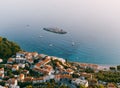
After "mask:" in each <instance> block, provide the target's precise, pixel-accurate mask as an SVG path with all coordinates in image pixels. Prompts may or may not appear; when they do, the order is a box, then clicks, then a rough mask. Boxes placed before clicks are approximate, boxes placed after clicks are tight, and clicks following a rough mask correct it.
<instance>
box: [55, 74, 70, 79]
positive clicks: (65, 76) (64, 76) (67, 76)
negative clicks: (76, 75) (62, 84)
mask: <svg viewBox="0 0 120 88" xmlns="http://www.w3.org/2000/svg"><path fill="white" fill-rule="evenodd" d="M55 78H57V79H60V78H69V79H70V78H71V75H68V74H64V75H62V74H58V75H55Z"/></svg>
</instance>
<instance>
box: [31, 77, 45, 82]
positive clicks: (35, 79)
mask: <svg viewBox="0 0 120 88" xmlns="http://www.w3.org/2000/svg"><path fill="white" fill-rule="evenodd" d="M37 80H44V78H43V77H39V78H33V81H37Z"/></svg>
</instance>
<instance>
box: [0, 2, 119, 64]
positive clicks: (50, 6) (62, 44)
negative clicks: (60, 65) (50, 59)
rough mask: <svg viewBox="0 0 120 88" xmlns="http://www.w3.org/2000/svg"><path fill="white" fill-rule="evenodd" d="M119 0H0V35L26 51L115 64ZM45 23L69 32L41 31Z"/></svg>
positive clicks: (81, 60) (75, 59) (117, 48)
mask: <svg viewBox="0 0 120 88" xmlns="http://www.w3.org/2000/svg"><path fill="white" fill-rule="evenodd" d="M108 2H109V3H108ZM118 3H119V1H112V0H106V1H105V0H100V1H96V0H84V1H83V0H76V1H74V0H51V1H50V0H44V1H43V0H36V1H34V0H29V1H27V0H26V1H25V0H10V1H7V2H6V1H0V7H1V8H0V36H3V37H7V38H8V39H9V40H12V41H15V42H17V43H18V44H19V45H20V46H21V47H22V49H24V50H26V51H37V52H39V53H44V54H48V55H52V56H58V57H62V58H67V59H68V60H69V61H75V62H85V63H96V64H107V65H109V64H110V65H116V64H117V65H118V64H120V31H119V30H120V25H119V23H120V13H119V11H120V6H119V4H118ZM27 25H30V26H29V27H28V26H27ZM44 27H58V28H62V29H64V30H65V31H67V32H68V33H67V34H66V35H59V34H54V33H50V32H47V31H44V30H43V28H44ZM40 36H43V37H42V38H41V37H40ZM72 42H75V45H74V46H72ZM51 44H52V45H53V46H50V45H51Z"/></svg>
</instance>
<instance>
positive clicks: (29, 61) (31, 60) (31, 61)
mask: <svg viewBox="0 0 120 88" xmlns="http://www.w3.org/2000/svg"><path fill="white" fill-rule="evenodd" d="M26 62H28V63H29V64H32V63H34V61H33V59H27V60H26Z"/></svg>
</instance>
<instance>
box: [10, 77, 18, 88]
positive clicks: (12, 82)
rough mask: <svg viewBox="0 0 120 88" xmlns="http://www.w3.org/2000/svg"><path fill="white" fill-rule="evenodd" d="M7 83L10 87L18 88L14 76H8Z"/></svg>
mask: <svg viewBox="0 0 120 88" xmlns="http://www.w3.org/2000/svg"><path fill="white" fill-rule="evenodd" d="M8 85H9V87H10V88H19V86H18V81H17V79H15V78H10V79H9V80H8Z"/></svg>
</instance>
